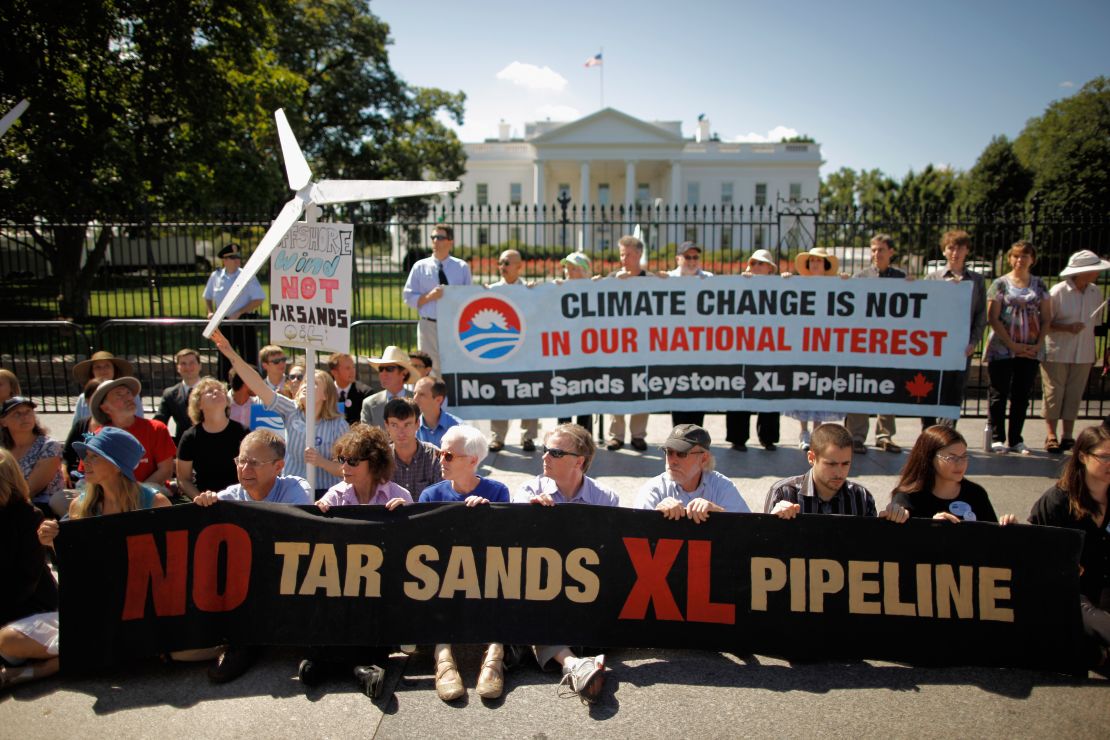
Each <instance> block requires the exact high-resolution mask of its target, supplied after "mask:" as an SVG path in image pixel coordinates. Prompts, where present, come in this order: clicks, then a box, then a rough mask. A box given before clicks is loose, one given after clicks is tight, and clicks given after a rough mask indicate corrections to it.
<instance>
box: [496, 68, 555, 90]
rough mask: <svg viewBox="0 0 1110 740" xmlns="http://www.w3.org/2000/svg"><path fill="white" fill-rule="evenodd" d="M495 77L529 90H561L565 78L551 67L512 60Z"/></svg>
mask: <svg viewBox="0 0 1110 740" xmlns="http://www.w3.org/2000/svg"><path fill="white" fill-rule="evenodd" d="M497 79H499V80H507V81H509V82H511V83H513V84H514V85H517V86H519V87H526V88H528V89H529V90H554V91H555V92H562V91H563V89H564V88H566V86H567V80H566V78H565V77H563V76H562V75H560V74H559V73H558V72H556V71H555V70H553V69H551V67H546V66H545V67H537V66H536V65H534V64H525V63H524V62H515V61H514V62H513V63H512V64H510V65H509V66H507V67H505V69H503V70H501V71H500V72H498V73H497Z"/></svg>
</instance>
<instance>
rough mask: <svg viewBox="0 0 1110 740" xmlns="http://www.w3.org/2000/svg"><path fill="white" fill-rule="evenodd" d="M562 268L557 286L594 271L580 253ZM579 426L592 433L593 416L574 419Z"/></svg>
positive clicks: (562, 421)
mask: <svg viewBox="0 0 1110 740" xmlns="http://www.w3.org/2000/svg"><path fill="white" fill-rule="evenodd" d="M559 264H560V265H562V267H563V277H562V278H555V281H554V282H555V284H556V285H559V284H561V283H562V282H563V281H564V280H589V279H590V278H591V277H593V274H594V269H593V264H592V263H591V262H590V258H589V257H587V256H586V255H585V254H583V253H582V252H571V253H570V254H568V255H567V256H566V257H563V259H561V260H560V261H559ZM574 420H575V421H576V422H577V423H578V425H579V426H581V427H582V428H584V429H585V430H586V431H588V432H589V433H590V434H593V431H594V417H593V414H581V415H579V416H577V417H575V419H574ZM557 421H558V422H559V423H560V424H569V423H570V417H569V416H561V417H559V418H558V419H557Z"/></svg>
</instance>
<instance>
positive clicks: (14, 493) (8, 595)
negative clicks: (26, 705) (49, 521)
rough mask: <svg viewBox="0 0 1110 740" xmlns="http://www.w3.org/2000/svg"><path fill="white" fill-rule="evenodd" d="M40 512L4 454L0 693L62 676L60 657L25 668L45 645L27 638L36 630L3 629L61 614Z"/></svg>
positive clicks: (0, 468) (0, 465) (0, 476)
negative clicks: (27, 657) (42, 536)
mask: <svg viewBox="0 0 1110 740" xmlns="http://www.w3.org/2000/svg"><path fill="white" fill-rule="evenodd" d="M42 520H43V516H42V512H41V511H39V510H38V509H37V508H35V507H34V506H33V505H32V504H31V497H30V495H29V494H28V492H27V481H26V480H24V479H23V473H21V472H20V470H19V465H18V464H17V463H16V460H15V457H13V456H12V453H10V452H8V451H7V450H0V594H3V596H4V598H3V599H0V658H2V659H3V661H4V662H3V663H0V691H3V690H4V689H5V688H7V687H8V686H11V685H12V684H16V683H22V682H23V681H29V680H31V679H32V678H41V677H43V676H49V675H50V674H52V673H55V672H56V671H57V670H58V658H57V657H56V656H52V657H48V658H45V659H41V662H36V663H31V664H30V665H25V663H24V661H25V658H23V657H20V656H21V655H23V654H25V653H28V652H30V653H34V654H35V655H41V645H40V644H39V643H38V642H35V641H34V639H33V638H31V637H27V636H26V634H25V632H28V631H29V632H31V633H32V634H34V632H35V625H34V624H28V623H24V622H19V624H20V626H21V627H22V630H23V631H20V630H19V629H15V628H13V627H10V626H8V627H5V626H4V625H8V624H9V623H11V622H16V620H23V619H24V618H25V617H29V616H31V615H32V614H43V613H45V612H52V611H55V610H57V608H58V586H57V584H56V583H55V582H54V576H53V575H52V574H51V573H50V568H48V567H47V565H46V551H45V550H44V549H43V547H42V545H41V544H39V538H38V528H39V524H41V523H42Z"/></svg>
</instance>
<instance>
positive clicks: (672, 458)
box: [632, 424, 751, 524]
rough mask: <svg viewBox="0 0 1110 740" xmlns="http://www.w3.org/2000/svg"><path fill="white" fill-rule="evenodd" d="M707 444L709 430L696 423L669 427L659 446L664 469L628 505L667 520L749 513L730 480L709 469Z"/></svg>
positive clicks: (708, 441)
mask: <svg viewBox="0 0 1110 740" xmlns="http://www.w3.org/2000/svg"><path fill="white" fill-rule="evenodd" d="M711 443H712V440H711V439H710V437H709V432H707V431H705V430H704V429H702V428H701V427H699V426H698V425H696V424H679V425H678V426H676V427H675V428H674V429H672V430H671V434H670V436H669V437H667V441H666V442H664V443H663V447H662V448H661V449H662V451H663V453H664V454H665V455H666V457H667V469H666V472H664V473H663V474H662V475H659V476H656V477H655V478H652V479H651V480H649V481H648V482H647V483H645V484H644V486H643V488H641V489H640V491H639V493H637V494H636V502H635V503H634V504H633V505H632V508H634V509H654V510H655V511H660V512H662V513H663V516H664V517H666V518H667V519H674V520H679V519H682V518H683V517H689V518H690V519H692V520H693V521H694V522H695V523H697V524H701V523H702V522H704V521H705V520H706V519H708V518H709V514H710V512H714V511H731V512H737V513H742V514H747V513H750V512H751V510H750V509H749V508H748V505H747V504H746V503H745V502H744V499H743V498H741V496H740V492H739V491H738V490H736V486H735V485H733V483H732V481H730V480H729V479H728V478H726V477H725V476H723V475H721V474H720V473H718V472H717V471H715V470H713V469H712V462H713V458H712V457H711V455H712V453H711V452H710V451H709V445H710V444H711Z"/></svg>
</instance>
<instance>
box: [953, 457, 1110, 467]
mask: <svg viewBox="0 0 1110 740" xmlns="http://www.w3.org/2000/svg"><path fill="white" fill-rule="evenodd" d="M937 459H938V460H943V461H944V462H946V463H948V464H949V465H961V464H963V463H965V462H967V461H968V460H969V459H971V455H937ZM1107 461H1110V456H1108V457H1107Z"/></svg>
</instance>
